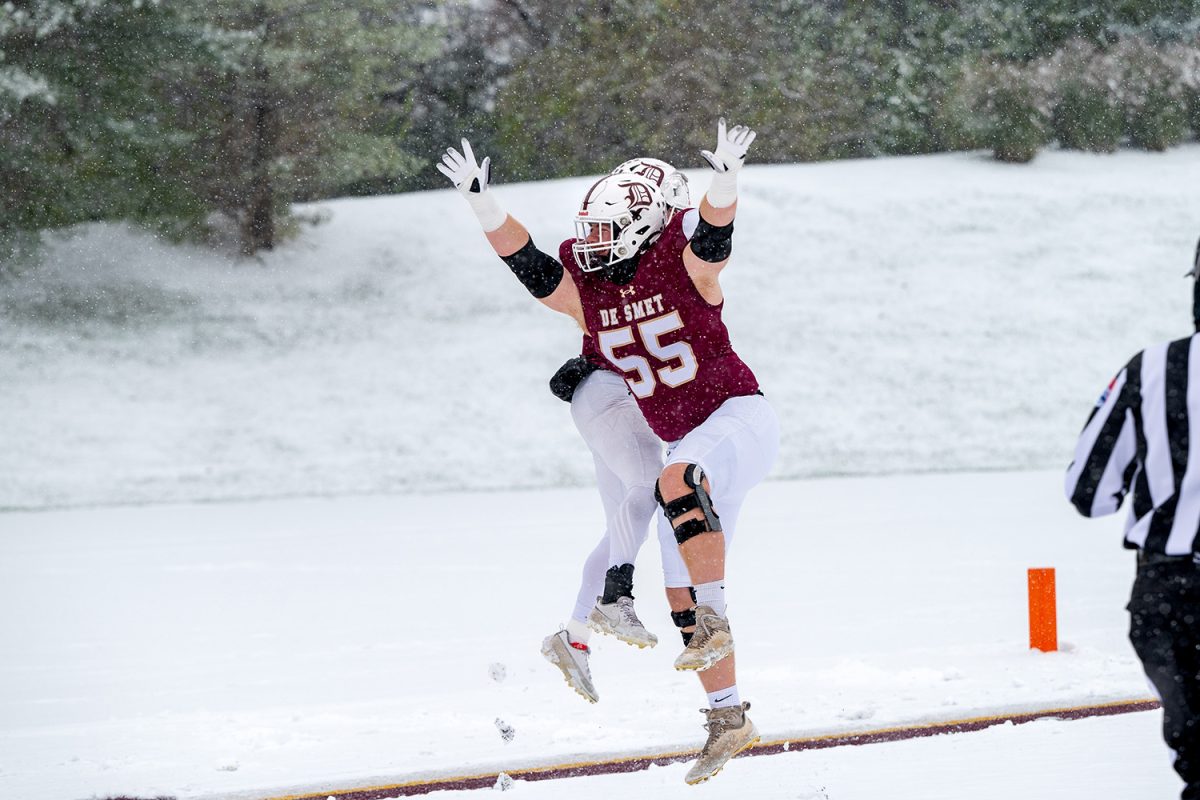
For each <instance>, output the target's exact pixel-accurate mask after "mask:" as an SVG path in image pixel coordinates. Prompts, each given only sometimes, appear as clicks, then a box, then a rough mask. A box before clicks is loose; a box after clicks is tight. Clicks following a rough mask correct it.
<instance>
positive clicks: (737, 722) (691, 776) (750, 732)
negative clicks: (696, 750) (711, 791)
mask: <svg viewBox="0 0 1200 800" xmlns="http://www.w3.org/2000/svg"><path fill="white" fill-rule="evenodd" d="M749 708H750V704H749V703H742V704H741V705H737V706H730V707H728V708H702V709H700V711H701V712H702V713H703V714H704V715H705V716H706V717H708V721H707V722H705V723H704V729H705V730H707V731H708V741H707V742H705V743H704V748H703V749H702V750H701V751H700V755H699V757H697V758H696V761H695V763H694V764H692V768H691V769H689V770H688V773H687V776H686V777H685V778H684V780H685V781H686V782H687V783H704V781H706V780H708V779H709V778H711V777H712V776H714V775H716V774H717V773H718V772H720V771H721V769H722V768H723V767H724V766H725V764H726V763H727V762H728V761H729V759H731V758H733V757H734V756H736V755H737V754H738V753H740V752H742V751H743V750H745V749H746V748H748V747H750V746H752V745H753V744H754V743H755V742H757V741H758V739H759V736H758V728H756V727H754V723H753V722H751V721H750V718H749V717H747V716H746V710H747V709H749Z"/></svg>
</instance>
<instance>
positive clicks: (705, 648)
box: [675, 606, 733, 671]
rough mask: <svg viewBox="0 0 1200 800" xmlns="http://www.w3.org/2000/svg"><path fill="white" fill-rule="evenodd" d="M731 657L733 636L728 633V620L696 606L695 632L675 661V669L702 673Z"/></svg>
mask: <svg viewBox="0 0 1200 800" xmlns="http://www.w3.org/2000/svg"><path fill="white" fill-rule="evenodd" d="M731 655H733V634H732V633H730V631H729V620H728V619H726V618H725V617H722V616H720V615H719V614H717V612H715V611H713V610H712V608H711V607H710V606H696V631H695V633H693V634H692V640H691V641H690V642H688V644H687V646H686V647H684V648H683V652H682V653H680V654H679V658H676V659H675V669H679V670H689V669H694V670H701V671H703V670H706V669H708V668H709V667H711V666H712V665H713V664H716V663H717V662H718V661H720V660H721V659H722V658H725V657H726V656H731Z"/></svg>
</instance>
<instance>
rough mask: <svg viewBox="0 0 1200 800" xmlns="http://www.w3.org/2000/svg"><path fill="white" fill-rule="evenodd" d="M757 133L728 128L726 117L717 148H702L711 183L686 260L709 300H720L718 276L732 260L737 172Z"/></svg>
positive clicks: (720, 122)
mask: <svg viewBox="0 0 1200 800" xmlns="http://www.w3.org/2000/svg"><path fill="white" fill-rule="evenodd" d="M754 137H755V133H754V131H752V130H750V129H749V128H747V127H746V126H744V125H735V126H734V127H733V128H732V129H729V130H727V129H726V127H725V119H724V118H723V117H722V118H721V119H720V120H718V121H717V149H716V151H715V152H713V151H710V150H701V151H700V155H702V156H704V160H705V161H707V162H708V165H709V166H710V167H712V168H713V177H712V183H711V184H709V187H708V191H707V192H705V193H704V199H703V200H701V201H700V221H699V223H698V224H697V225H696V231H695V233H693V234H692V237H691V242H690V243H689V244H688V246H687V248H686V249H685V250H684V251H683V263H684V265H685V266H686V267H687V270H688V274H689V275H691V277H692V282H693V283H694V284H695V285H696V288H697V289H698V290H699V291H700V294H701V295H702V296H703V297H704V299H706V300H707V301H708V302H710V303H713V304H716V303H719V302H721V299H722V294H721V287H720V284H719V283H718V282H717V276H718V274H719V273H720V272H721V270H722V269H724V268H725V265H726V264H727V263H728V262H729V254H730V252H731V251H732V249H733V217H734V214H735V213H736V212H737V174H738V171H739V170H741V168H742V165H743V164H744V163H745V162H746V152H747V151H748V150H749V149H750V145H751V144H752V143H753V142H754Z"/></svg>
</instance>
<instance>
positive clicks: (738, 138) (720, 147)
mask: <svg viewBox="0 0 1200 800" xmlns="http://www.w3.org/2000/svg"><path fill="white" fill-rule="evenodd" d="M757 135H758V134H756V133H755V132H754V131H752V130H750V129H749V128H748V127H746V126H745V125H734V126H733V130H731V131H728V132H726V130H725V118H724V117H721V118H720V119H719V120H717V151H716V152H715V153H714V152H712V151H710V150H701V151H700V155H702V156H704V160H705V161H707V162H708V165H709V166H710V167H712V168H713V169H714V170H716V171H717V172H737V171H738V170H739V169H741V168H742V164H744V163H745V162H746V151H748V150H749V149H750V145H751V144H752V143H753V142H754V137H755V136H757Z"/></svg>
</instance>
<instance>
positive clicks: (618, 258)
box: [571, 173, 667, 272]
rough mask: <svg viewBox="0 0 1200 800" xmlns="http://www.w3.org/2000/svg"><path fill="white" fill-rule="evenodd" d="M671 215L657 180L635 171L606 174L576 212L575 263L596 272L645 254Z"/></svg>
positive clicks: (586, 270) (573, 246)
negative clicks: (637, 173)
mask: <svg viewBox="0 0 1200 800" xmlns="http://www.w3.org/2000/svg"><path fill="white" fill-rule="evenodd" d="M666 215H667V204H666V201H665V200H664V199H663V196H662V192H661V191H660V190H659V188H658V185H657V184H656V183H654V182H653V181H652V180H649V179H647V178H645V177H642V176H641V175H636V174H630V173H622V174H618V175H607V176H605V177H603V178H601V179H600V180H598V181H596V183H594V184H593V185H592V188H590V189H589V190H588V193H587V195H586V196H585V197H584V198H583V203H582V204H581V205H580V207H579V211H578V212H577V213H576V214H575V243H574V244H573V245H572V246H571V253H572V255H573V256H574V257H575V263H576V265H578V267H579V268H580V269H581V270H583V271H584V272H595V271H597V270H602V269H605V268H606V267H611V266H612V265H613V264H616V263H618V262H622V261H627V260H629V259H631V258H635V257H637V256H639V255H641V253H642V252H643V251H644V250H645V249H646V248H648V247H649V246H650V245H652V244H654V242H655V241H657V240H658V237H659V235H660V234H661V233H662V231H663V228H665V227H666V219H667V216H666Z"/></svg>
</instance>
